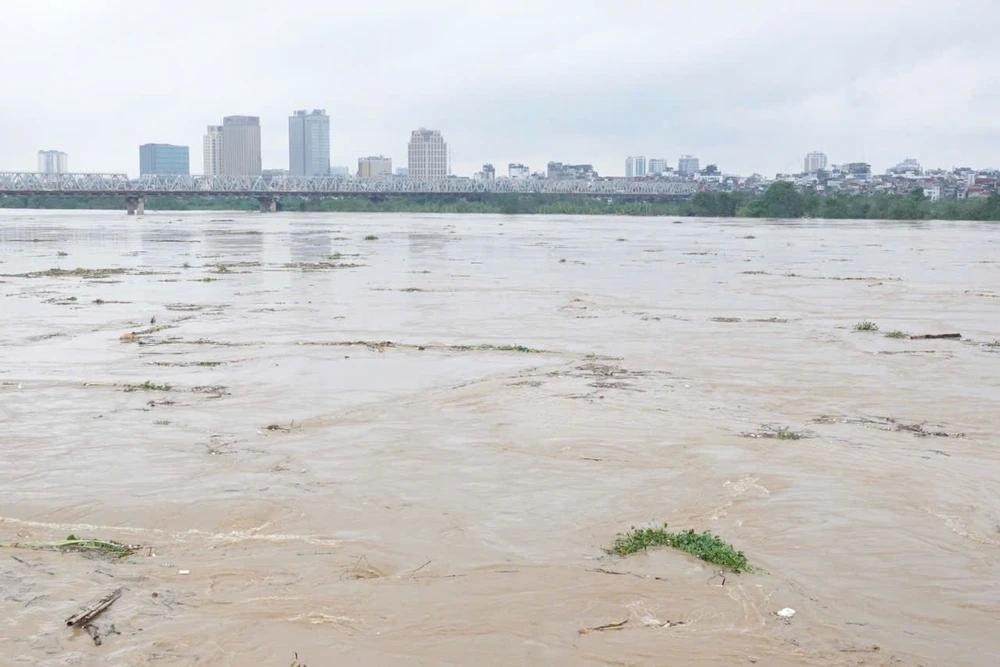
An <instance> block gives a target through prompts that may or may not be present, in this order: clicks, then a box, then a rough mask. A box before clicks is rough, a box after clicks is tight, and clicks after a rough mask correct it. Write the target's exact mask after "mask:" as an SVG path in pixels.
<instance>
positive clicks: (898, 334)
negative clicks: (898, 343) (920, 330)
mask: <svg viewBox="0 0 1000 667" xmlns="http://www.w3.org/2000/svg"><path fill="white" fill-rule="evenodd" d="M885 337H886V338H909V337H910V336H909V335H908V334H907V333H906V332H905V331H900V330H899V329H893V330H892V331H887V332H886V333H885Z"/></svg>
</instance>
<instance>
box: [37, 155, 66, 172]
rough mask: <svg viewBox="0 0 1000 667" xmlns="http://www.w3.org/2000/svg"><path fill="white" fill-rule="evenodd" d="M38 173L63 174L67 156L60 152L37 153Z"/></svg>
mask: <svg viewBox="0 0 1000 667" xmlns="http://www.w3.org/2000/svg"><path fill="white" fill-rule="evenodd" d="M38 171H39V172H40V173H42V174H65V173H66V172H67V171H69V156H67V155H66V154H65V153H63V152H62V151H38Z"/></svg>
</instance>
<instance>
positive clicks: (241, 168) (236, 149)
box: [222, 116, 261, 176]
mask: <svg viewBox="0 0 1000 667" xmlns="http://www.w3.org/2000/svg"><path fill="white" fill-rule="evenodd" d="M260 171H261V170H260V118H258V117H257V116H226V117H224V118H223V119H222V173H223V174H226V175H228V176H260Z"/></svg>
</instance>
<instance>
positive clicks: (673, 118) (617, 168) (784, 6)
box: [0, 0, 1000, 175]
mask: <svg viewBox="0 0 1000 667" xmlns="http://www.w3.org/2000/svg"><path fill="white" fill-rule="evenodd" d="M998 30H1000V2H997V1H996V0H983V1H973V0H969V1H947V2H940V0H935V1H921V0H911V1H909V2H897V1H892V0H881V1H879V2H861V1H857V2H855V1H852V0H839V1H838V2H836V3H815V2H791V1H788V2H777V1H774V2H764V1H759V2H753V1H751V0H744V1H741V2H725V1H719V0H716V1H713V2H695V1H692V2H671V1H668V0H661V1H659V2H638V1H635V2H630V1H628V0H618V1H615V2H609V1H607V0H604V1H601V2H589V1H587V0H575V1H573V2H562V1H556V0H549V1H546V0H535V1H534V2H519V1H517V0H502V1H499V2H489V3H487V2H475V1H473V0H464V1H462V2H435V1H433V0H427V1H426V2H414V1H412V0H408V1H400V2H378V1H365V0H355V1H354V2H351V3H342V2H333V1H330V0H325V1H321V0H315V1H305V0H303V1H298V2H296V1H295V0H283V1H275V0H269V1H267V2H254V1H252V0H244V1H242V2H229V1H220V0H214V1H210V0H201V1H200V2H188V1H186V0H171V1H168V2H159V1H154V0H128V1H117V0H113V1H112V0H108V1H103V2H102V1H100V0H91V1H89V2H83V1H79V2H77V1H73V0H60V1H56V0H0V170H34V169H35V167H36V155H35V154H36V152H37V151H38V150H39V149H41V148H54V149H59V150H64V151H66V152H68V153H69V164H70V169H71V170H73V171H125V172H128V173H130V174H133V175H134V174H137V173H138V160H139V158H138V145H139V144H141V143H145V142H164V143H178V144H186V145H189V146H190V147H191V168H192V171H193V172H194V173H200V172H201V171H202V169H201V164H202V160H201V137H202V134H203V133H204V130H205V125H207V124H210V123H218V122H220V121H221V117H222V116H223V115H230V114H248V115H258V116H260V117H261V124H262V143H263V162H264V167H265V168H287V166H288V148H287V128H288V124H287V116H288V114H289V113H290V112H291V111H292V110H293V109H299V108H314V107H317V108H325V109H326V110H327V112H328V113H329V114H330V119H331V145H332V152H333V157H332V163H333V164H335V165H350V166H351V167H352V169H353V168H356V164H357V158H358V156H359V155H369V154H379V153H382V154H385V155H388V156H391V157H392V159H393V165H394V166H404V165H405V161H406V142H407V139H408V138H409V132H410V130H412V129H414V128H416V127H418V126H426V127H431V128H436V129H440V130H441V131H442V133H443V134H444V136H445V139H446V140H447V142H448V144H449V146H450V149H451V154H452V165H453V171H454V172H455V173H456V174H471V173H472V172H474V171H476V170H477V169H478V168H479V167H480V165H481V164H482V163H483V162H493V163H494V164H496V165H497V166H498V171H505V165H506V164H507V163H508V162H524V163H527V164H528V165H529V166H531V168H532V169H543V168H544V165H545V163H546V162H547V161H548V160H561V161H564V162H592V163H593V164H594V165H595V166H596V167H597V169H598V171H600V172H601V173H602V174H606V175H621V174H623V173H624V159H625V156H626V155H628V154H632V153H635V154H645V155H646V156H647V157H661V156H662V157H666V158H667V159H668V160H669V161H670V162H671V163H672V164H674V165H676V161H677V157H678V155H680V154H681V153H693V154H696V155H698V156H699V157H700V158H701V159H702V164H706V163H708V162H715V163H718V165H719V166H720V168H721V169H722V170H723V171H725V172H727V173H744V174H748V173H752V172H754V171H758V172H760V173H764V174H767V175H773V174H774V173H775V172H777V171H794V170H800V169H801V168H802V158H803V155H804V154H805V153H806V152H807V151H810V150H813V149H818V150H822V151H824V152H826V153H827V155H828V156H829V158H830V160H831V161H833V162H848V161H858V160H862V161H868V162H871V163H872V165H873V166H874V167H875V168H876V169H877V170H881V169H884V168H885V167H887V166H890V165H892V164H895V163H896V162H898V161H899V160H901V159H902V158H905V157H911V156H912V157H916V158H917V159H919V160H920V161H921V162H922V163H923V164H924V165H925V166H942V167H951V166H957V165H967V166H973V167H986V166H993V167H1000V37H998V34H1000V33H998ZM501 165H504V168H503V169H501Z"/></svg>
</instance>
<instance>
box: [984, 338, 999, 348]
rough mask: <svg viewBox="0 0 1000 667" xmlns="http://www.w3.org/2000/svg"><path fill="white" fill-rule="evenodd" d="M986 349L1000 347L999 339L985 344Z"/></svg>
mask: <svg viewBox="0 0 1000 667" xmlns="http://www.w3.org/2000/svg"><path fill="white" fill-rule="evenodd" d="M986 347H1000V339H997V340H994V341H993V342H992V343H986Z"/></svg>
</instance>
